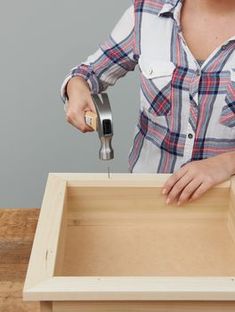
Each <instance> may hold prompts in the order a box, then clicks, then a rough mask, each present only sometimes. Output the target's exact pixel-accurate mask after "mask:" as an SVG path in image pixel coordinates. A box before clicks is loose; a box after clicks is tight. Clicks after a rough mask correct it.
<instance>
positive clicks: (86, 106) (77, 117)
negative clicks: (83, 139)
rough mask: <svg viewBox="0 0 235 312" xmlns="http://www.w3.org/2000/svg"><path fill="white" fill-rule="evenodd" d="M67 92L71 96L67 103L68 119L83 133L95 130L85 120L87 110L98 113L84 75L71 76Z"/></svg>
mask: <svg viewBox="0 0 235 312" xmlns="http://www.w3.org/2000/svg"><path fill="white" fill-rule="evenodd" d="M67 94H68V98H69V99H68V102H67V104H66V106H67V109H66V119H67V121H68V122H69V123H70V124H71V125H73V126H74V127H76V128H77V129H79V130H80V131H81V132H83V133H85V132H92V131H94V130H93V129H92V128H91V127H89V126H88V125H87V124H86V122H85V112H87V111H92V112H94V113H96V110H95V106H94V103H93V101H92V98H91V95H90V87H89V85H88V83H87V82H86V80H85V79H83V78H82V77H73V78H71V79H70V80H69V82H68V84H67Z"/></svg>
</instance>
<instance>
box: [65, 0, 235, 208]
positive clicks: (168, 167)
mask: <svg viewBox="0 0 235 312" xmlns="http://www.w3.org/2000/svg"><path fill="white" fill-rule="evenodd" d="M234 35H235V1H234V0H224V1H214V0H165V1H164V0H135V1H133V4H132V5H131V6H130V7H129V8H128V9H127V10H126V12H125V13H124V15H123V16H122V18H121V19H120V20H119V22H118V23H117V25H116V26H115V28H114V30H113V31H112V33H111V34H110V36H109V38H108V39H107V40H106V41H105V42H104V43H102V44H101V45H100V46H99V49H98V50H97V51H96V52H95V53H94V54H93V55H91V56H89V57H88V59H87V60H86V61H85V62H83V63H81V64H80V65H79V66H77V67H75V68H73V69H72V70H71V72H70V73H69V75H68V76H67V77H66V79H65V81H64V83H63V85H62V89H61V95H62V98H63V100H64V102H65V100H66V97H67V98H68V110H67V121H68V122H69V123H71V124H72V125H74V126H75V127H77V128H78V129H79V130H80V131H82V132H87V131H91V129H90V128H89V127H88V126H87V125H86V124H85V122H84V113H85V112H86V111H88V110H92V111H94V106H93V103H92V100H91V97H90V91H92V92H95V93H96V92H101V91H104V90H106V88H107V87H108V86H110V85H114V84H115V82H116V81H117V79H119V78H120V77H123V76H124V75H125V74H126V73H127V72H128V71H132V70H134V68H135V66H136V65H137V64H138V66H139V69H140V80H141V93H140V96H141V101H140V102H141V105H140V115H139V122H138V125H137V126H136V129H135V136H134V140H133V146H132V149H131V151H130V155H129V170H130V172H159V173H160V172H161V173H167V172H168V173H173V174H172V176H171V177H170V178H169V179H168V181H167V182H166V184H165V186H164V188H163V194H165V195H166V202H167V203H173V202H177V203H178V205H181V204H183V203H185V202H187V201H189V200H190V201H191V200H194V199H197V198H199V197H200V196H201V195H202V194H203V193H205V192H206V191H207V190H208V189H209V188H211V187H212V186H214V185H215V184H218V183H220V182H223V181H225V180H227V179H229V178H230V177H231V176H232V175H233V174H234V173H235V62H234V61H235V51H234V50H235V36H234Z"/></svg>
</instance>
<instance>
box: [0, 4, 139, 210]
mask: <svg viewBox="0 0 235 312" xmlns="http://www.w3.org/2000/svg"><path fill="white" fill-rule="evenodd" d="M130 3H131V0H119V1H114V0H112V1H110V0H109V1H108V0H99V1H80V0H60V1H58V0H49V1H48V0H41V1H33V0H23V1H15V0H14V1H12V0H8V1H4V4H2V7H1V10H0V42H1V45H0V46H1V54H0V55H1V57H0V69H1V70H0V79H1V80H0V81H1V83H0V92H1V105H0V144H1V145H0V208H11V207H40V205H41V201H42V197H43V193H44V189H45V184H46V179H47V175H48V172H106V170H107V166H108V165H109V166H110V167H111V172H127V157H128V151H129V148H130V146H131V143H132V135H133V131H134V126H135V124H136V121H137V114H138V107H139V83H138V72H137V68H136V70H135V72H130V73H128V74H127V76H126V77H125V78H122V79H120V80H119V81H118V82H117V83H116V85H115V86H114V87H110V88H109V89H108V90H107V91H108V93H109V96H110V100H111V105H112V110H113V119H114V133H115V136H114V139H113V147H114V150H115V160H113V161H110V162H109V164H108V163H107V162H102V161H100V160H99V159H98V149H99V141H98V136H97V134H96V133H89V134H82V133H80V132H79V131H78V130H76V129H75V128H73V127H72V126H71V125H69V124H67V122H66V120H65V113H64V110H63V104H62V102H61V100H60V97H59V89H60V86H61V83H62V81H63V79H64V77H65V75H66V74H67V72H68V71H69V69H70V68H72V67H73V66H75V65H76V64H79V63H80V62H81V61H82V60H84V59H85V58H86V57H87V56H88V55H90V54H92V53H94V52H95V50H96V49H97V47H98V43H99V42H101V41H103V40H104V39H106V37H107V35H108V33H109V32H110V31H111V30H112V29H113V27H114V25H115V24H116V22H117V21H118V19H119V18H120V17H121V15H122V14H123V12H124V10H125V9H126V8H127V7H128V6H129V5H130Z"/></svg>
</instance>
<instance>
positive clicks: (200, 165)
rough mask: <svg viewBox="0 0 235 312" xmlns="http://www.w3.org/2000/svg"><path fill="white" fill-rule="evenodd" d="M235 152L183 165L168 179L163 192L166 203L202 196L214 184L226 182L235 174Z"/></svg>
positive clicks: (178, 202)
mask: <svg viewBox="0 0 235 312" xmlns="http://www.w3.org/2000/svg"><path fill="white" fill-rule="evenodd" d="M234 167H235V153H234V152H231V153H224V154H220V155H218V156H215V157H211V158H207V159H203V160H197V161H192V162H190V163H187V164H186V165H184V166H183V167H181V168H180V169H179V170H178V171H176V172H175V173H174V174H172V176H171V177H170V178H169V179H168V180H167V181H166V183H165V184H164V186H163V191H162V194H164V195H166V197H167V198H166V203H167V204H171V203H173V202H175V201H177V204H178V205H181V204H184V203H186V202H187V201H192V200H195V199H197V198H199V197H201V196H202V195H203V194H204V193H205V192H206V191H207V190H209V189H210V188H211V187H213V186H214V185H216V184H218V183H221V182H224V181H225V180H227V179H229V178H230V177H231V175H233V174H234Z"/></svg>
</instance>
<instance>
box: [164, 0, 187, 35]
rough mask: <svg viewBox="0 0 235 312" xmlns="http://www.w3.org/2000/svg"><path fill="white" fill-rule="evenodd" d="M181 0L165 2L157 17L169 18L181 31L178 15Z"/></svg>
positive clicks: (167, 0)
mask: <svg viewBox="0 0 235 312" xmlns="http://www.w3.org/2000/svg"><path fill="white" fill-rule="evenodd" d="M182 2H183V0H166V1H165V3H164V5H163V7H162V9H161V10H160V12H159V13H158V16H163V17H171V18H173V19H174V20H175V21H176V24H177V26H178V28H179V30H180V29H181V25H180V14H181V7H182Z"/></svg>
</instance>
